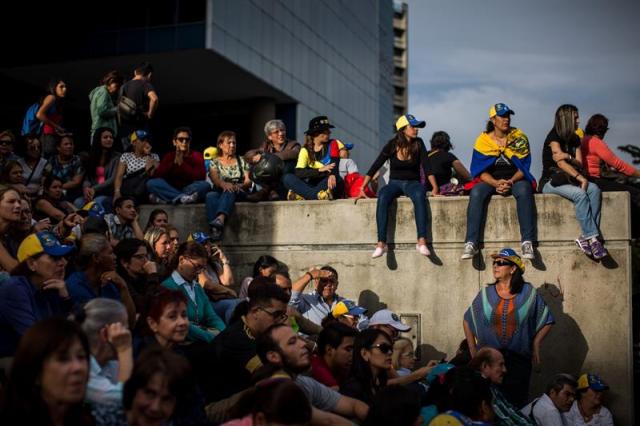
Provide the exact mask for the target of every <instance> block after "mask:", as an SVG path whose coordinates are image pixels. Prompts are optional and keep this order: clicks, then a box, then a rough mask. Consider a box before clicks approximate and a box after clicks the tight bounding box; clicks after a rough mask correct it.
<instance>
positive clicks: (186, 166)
mask: <svg viewBox="0 0 640 426" xmlns="http://www.w3.org/2000/svg"><path fill="white" fill-rule="evenodd" d="M175 159H176V152H175V151H172V152H169V153H168V154H165V156H164V157H162V161H160V164H159V165H158V168H157V169H156V172H155V173H154V175H153V177H156V178H163V179H164V180H166V181H167V183H168V184H169V185H171V186H173V187H175V188H176V189H177V190H181V189H182V188H184V187H185V186H187V185H190V184H192V183H193V182H195V181H197V180H204V178H205V170H204V157H203V156H202V154H201V153H199V152H198V151H190V152H189V154H188V155H185V156H184V157H183V160H182V164H181V165H177V164H176V163H175Z"/></svg>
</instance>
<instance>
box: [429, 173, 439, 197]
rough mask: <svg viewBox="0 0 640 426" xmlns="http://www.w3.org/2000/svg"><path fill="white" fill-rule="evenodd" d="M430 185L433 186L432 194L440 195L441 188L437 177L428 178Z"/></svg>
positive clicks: (430, 176)
mask: <svg viewBox="0 0 640 426" xmlns="http://www.w3.org/2000/svg"><path fill="white" fill-rule="evenodd" d="M427 179H428V180H429V183H430V184H431V188H432V190H431V194H432V195H438V194H439V193H440V187H439V186H438V182H437V181H436V177H435V176H434V175H429V176H427Z"/></svg>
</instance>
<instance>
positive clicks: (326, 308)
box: [289, 290, 344, 325]
mask: <svg viewBox="0 0 640 426" xmlns="http://www.w3.org/2000/svg"><path fill="white" fill-rule="evenodd" d="M341 300H344V297H340V296H338V295H337V294H336V295H335V296H334V298H333V303H332V304H331V305H329V304H328V303H327V302H326V301H325V300H324V299H323V298H322V296H321V295H319V294H318V293H316V291H315V290H313V292H311V293H308V294H304V293H301V292H299V291H292V292H291V299H290V300H289V305H291V306H293V307H294V308H296V309H297V310H298V312H300V313H301V314H302V316H303V317H305V318H306V319H308V320H309V321H311V322H313V323H315V324H318V325H322V320H323V319H324V318H325V317H326V316H327V315H329V313H330V312H331V309H333V307H334V306H335V305H336V303H338V302H339V301H341Z"/></svg>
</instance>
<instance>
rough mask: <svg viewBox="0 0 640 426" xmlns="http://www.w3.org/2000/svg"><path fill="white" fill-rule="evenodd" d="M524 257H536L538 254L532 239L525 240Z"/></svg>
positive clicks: (531, 258)
mask: <svg viewBox="0 0 640 426" xmlns="http://www.w3.org/2000/svg"><path fill="white" fill-rule="evenodd" d="M522 257H523V258H524V259H529V260H533V259H535V258H536V254H535V252H534V251H533V243H532V242H531V241H525V242H523V243H522Z"/></svg>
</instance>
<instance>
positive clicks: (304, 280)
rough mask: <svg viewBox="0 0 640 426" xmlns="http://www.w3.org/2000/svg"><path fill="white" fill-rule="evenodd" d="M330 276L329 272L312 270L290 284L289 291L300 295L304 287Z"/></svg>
mask: <svg viewBox="0 0 640 426" xmlns="http://www.w3.org/2000/svg"><path fill="white" fill-rule="evenodd" d="M329 276H331V272H330V271H323V270H320V269H312V270H311V271H307V272H305V273H304V275H303V276H301V277H300V278H298V279H297V280H295V281H294V282H293V284H291V291H297V292H300V293H302V292H303V291H304V289H305V287H306V286H307V285H308V284H309V283H310V282H311V281H312V280H315V279H318V278H327V277H329Z"/></svg>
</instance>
